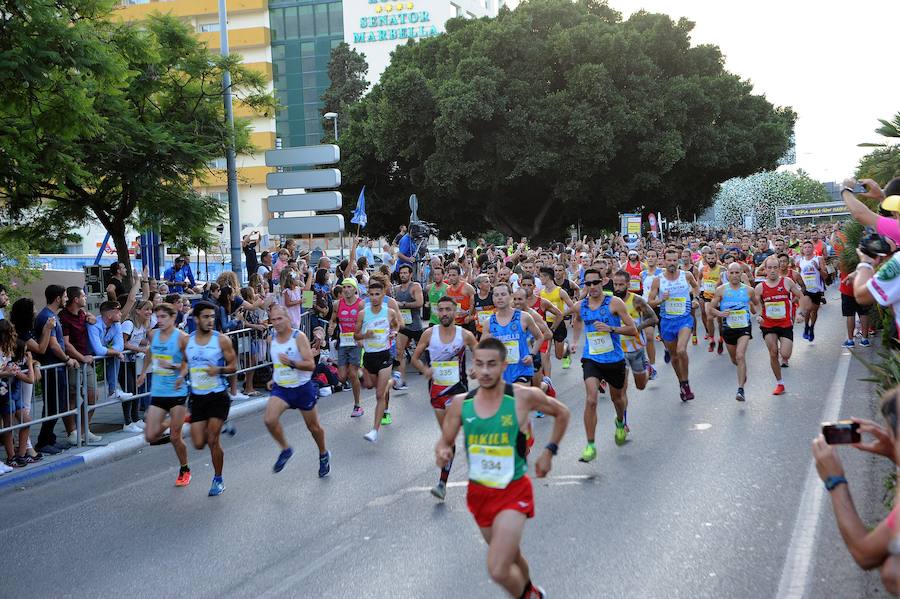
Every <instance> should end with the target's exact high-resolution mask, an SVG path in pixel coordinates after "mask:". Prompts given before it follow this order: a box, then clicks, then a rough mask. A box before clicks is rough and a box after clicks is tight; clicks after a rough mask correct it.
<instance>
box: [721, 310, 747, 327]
mask: <svg viewBox="0 0 900 599" xmlns="http://www.w3.org/2000/svg"><path fill="white" fill-rule="evenodd" d="M725 326H727V327H728V328H729V329H743V328H744V327H748V326H750V314H749V313H748V312H747V311H746V310H732V311H731V312H729V313H728V316H726V317H725Z"/></svg>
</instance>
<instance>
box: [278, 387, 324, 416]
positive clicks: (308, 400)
mask: <svg viewBox="0 0 900 599" xmlns="http://www.w3.org/2000/svg"><path fill="white" fill-rule="evenodd" d="M272 397H277V398H278V399H280V400H281V401H283V402H284V403H286V404H287V405H288V406H289V407H290V408H292V409H294V410H301V411H303V412H308V411H310V410H312V409H313V408H315V407H316V402H318V401H319V392H318V389H317V388H316V385H315V384H314V383H313V382H312V381H306V382H305V383H303V384H302V385H300V386H299V387H281V386H279V385H278V383H274V384H272Z"/></svg>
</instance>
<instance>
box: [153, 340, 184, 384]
mask: <svg viewBox="0 0 900 599" xmlns="http://www.w3.org/2000/svg"><path fill="white" fill-rule="evenodd" d="M161 336H162V331H159V330H157V331H154V332H153V338H152V339H151V341H150V351H151V352H152V359H153V365H152V367H151V370H150V372H151V373H152V375H153V376H152V377H151V379H150V395H151V396H152V397H184V396H185V395H187V385H182V386H181V387H180V388H179V389H176V388H175V379H177V378H178V371H177V370H169V369H167V368H161V367H160V366H161V365H162V364H170V365H172V366H180V365H181V362H182V360H184V356H183V355H182V353H181V348H180V347H178V338H179V337H180V335H179V334H178V330H177V329H175V330H173V331H172V334H171V335H169V338H168V339H167V340H166V341H165V343H164V342H163V341H161V340H160V337H161Z"/></svg>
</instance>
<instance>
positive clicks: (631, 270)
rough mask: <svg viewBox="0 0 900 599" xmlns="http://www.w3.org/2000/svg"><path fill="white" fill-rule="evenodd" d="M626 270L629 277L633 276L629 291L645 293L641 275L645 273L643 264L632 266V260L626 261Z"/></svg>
mask: <svg viewBox="0 0 900 599" xmlns="http://www.w3.org/2000/svg"><path fill="white" fill-rule="evenodd" d="M624 270H625V272H627V273H628V274H629V275H631V278H630V279H629V280H628V291H631V292H632V293H637V294H641V293H642V292H643V287H642V281H641V273H642V272H643V268H642V265H641V263H640V262H638V263H637V264H636V265H634V266H632V265H631V261H630V260H629V261H626V262H625V268H624Z"/></svg>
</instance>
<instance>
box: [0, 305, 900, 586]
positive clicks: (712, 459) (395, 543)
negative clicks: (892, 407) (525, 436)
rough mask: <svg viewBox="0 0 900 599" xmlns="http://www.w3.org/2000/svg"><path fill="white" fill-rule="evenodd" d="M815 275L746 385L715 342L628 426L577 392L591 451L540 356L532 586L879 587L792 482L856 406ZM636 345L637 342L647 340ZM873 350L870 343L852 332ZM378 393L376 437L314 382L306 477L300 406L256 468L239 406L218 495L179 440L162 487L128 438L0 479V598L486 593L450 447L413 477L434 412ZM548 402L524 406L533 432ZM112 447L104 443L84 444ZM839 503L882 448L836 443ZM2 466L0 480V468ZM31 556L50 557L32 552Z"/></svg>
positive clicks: (574, 379) (200, 455)
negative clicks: (108, 454) (559, 404)
mask: <svg viewBox="0 0 900 599" xmlns="http://www.w3.org/2000/svg"><path fill="white" fill-rule="evenodd" d="M835 295H836V294H834V293H831V294H830V295H829V303H828V305H827V306H825V308H824V309H823V311H822V318H821V320H820V324H819V325H818V327H817V331H816V334H817V337H816V343H815V345H812V346H810V345H809V344H808V343H807V342H805V341H803V340H802V339H799V336H800V333H801V332H802V328H800V327H799V326H798V327H797V329H796V330H797V336H798V342H797V348H796V350H795V353H794V357H793V358H792V360H791V367H790V368H789V369H788V370H787V371H786V376H785V378H786V382H787V386H788V393H787V394H786V395H784V396H780V397H775V396H772V395H770V393H771V390H772V388H773V386H774V380H773V377H772V375H771V372H770V371H769V368H768V356H767V354H766V352H765V348H764V345H763V343H762V340H761V339H760V338H759V334H758V330H755V331H754V335H755V337H754V339H753V340H752V342H751V347H750V351H749V352H748V360H749V364H750V380H749V383H748V385H747V386H746V390H747V397H748V400H747V402H746V403H743V404H741V403H738V402H736V401H735V400H734V391H735V388H736V382H735V378H736V377H735V372H734V368H733V366H732V365H731V364H730V362H729V361H728V358H727V355H722V356H718V355H716V354H708V353H707V352H706V348H705V347H704V346H703V344H702V340H701V344H700V345H699V346H696V347H692V348H690V350H689V351H690V357H691V373H692V374H691V385H692V387H693V389H694V391H695V393H696V395H697V399H695V400H694V401H693V402H689V403H687V404H683V403H682V402H681V401H680V400H679V399H678V388H677V384H676V382H675V377H674V373H673V372H672V370H671V368H670V367H668V366H666V365H664V364H663V363H662V351H659V356H658V360H657V362H658V363H657V367H658V369H659V370H660V376H659V378H658V379H657V380H656V381H654V382H651V383H650V385H649V386H648V388H647V389H646V390H644V391H636V390H634V389H633V387H632V390H631V392H630V394H629V395H630V401H631V404H630V408H629V411H628V419H629V424H630V426H631V429H632V435H631V440H630V442H629V443H627V444H626V445H625V446H624V447H616V446H615V444H614V442H613V428H614V427H613V418H614V412H613V409H612V406H611V404H610V403H609V402H608V401H602V400H601V403H600V407H599V415H600V424H599V427H598V436H597V448H598V452H599V457H598V459H597V460H596V461H594V462H592V463H591V464H583V463H580V462H579V461H578V456H579V455H580V453H581V450H582V448H583V446H584V440H585V438H584V430H583V427H582V424H581V414H582V409H583V405H584V392H583V386H582V382H581V369H580V366H579V365H578V364H577V363H575V364H573V366H572V368H571V369H569V370H567V371H564V370H562V369H561V367H560V365H559V363H558V362H555V363H554V365H553V368H554V375H555V376H554V381H555V382H556V386H557V389H558V391H559V397H560V399H561V400H562V401H563V402H564V403H566V404H567V405H568V406H569V408H570V409H571V410H572V419H571V422H570V425H569V430H568V432H567V434H566V437H565V439H564V440H563V442H562V443H561V447H560V452H559V455H558V457H557V458H556V459H554V462H553V470H552V472H551V473H550V475H549V476H548V477H547V478H546V479H540V480H538V479H535V480H534V486H535V503H536V506H537V510H536V511H537V513H536V517H535V518H534V519H533V520H530V521H529V522H528V525H527V526H526V530H525V534H524V538H523V545H522V547H523V552H524V554H525V556H526V557H527V559H528V560H529V563H530V566H531V572H532V578H533V580H534V581H535V582H536V583H538V584H541V585H542V586H544V587H545V588H546V589H547V591H548V593H549V595H550V596H552V597H653V598H655V597H667V598H669V597H691V598H697V597H716V598H721V597H736V598H743V597H747V598H754V599H755V598H757V597H803V596H807V597H886V596H887V595H886V594H884V593H882V592H880V591H879V587H880V584H879V582H878V575H877V572H876V573H864V572H861V571H860V570H859V569H858V568H857V567H856V565H855V564H854V563H853V561H852V559H851V558H850V556H849V554H848V552H847V551H846V549H845V548H844V546H843V543H842V541H841V539H840V535H839V533H838V532H837V530H836V528H835V526H834V522H833V517H832V515H831V506H830V501H829V499H828V497H827V495H826V494H825V492H824V490H823V489H822V487H821V483H820V482H818V480H817V479H815V480H810V468H811V464H812V461H811V456H810V442H811V440H812V438H813V437H814V436H815V435H816V434H817V433H818V430H819V426H820V423H821V422H822V421H823V420H824V419H826V417H827V418H828V419H830V418H831V417H833V416H840V417H849V416H851V415H861V416H866V417H873V416H874V414H875V413H876V408H875V403H874V402H873V401H872V398H871V393H870V390H869V387H868V385H867V384H866V383H860V382H858V380H859V379H860V378H861V377H864V376H865V375H866V372H865V370H864V368H863V367H862V365H861V364H860V363H859V362H858V361H857V360H855V359H852V358H851V355H850V353H849V352H848V351H846V350H843V349H842V348H841V347H840V342H841V341H842V335H843V321H842V319H841V318H840V312H839V310H840V303H839V300H838V299H837V298H836V297H833V296H835ZM658 347H660V346H659V344H658ZM862 351H863V353H864V355H865V354H872V355H874V352H875V350H874V349H867V350H862ZM409 383H410V389H409V390H408V391H405V392H394V393H393V394H392V400H391V403H392V411H393V415H394V424H392V425H391V426H388V427H383V428H382V434H381V436H380V438H379V441H378V443H377V444H374V445H372V444H369V443H367V442H366V441H365V440H364V439H363V438H362V435H363V434H364V433H366V432H367V431H368V430H369V429H370V428H371V424H372V423H371V418H372V412H373V410H374V399H373V396H372V393H371V392H367V393H366V392H364V394H363V405H364V407H365V408H366V415H365V416H364V417H362V418H359V419H350V418H349V413H350V408H351V406H352V401H351V395H350V393H349V392H344V393H338V394H335V395H332V396H331V397H328V398H323V399H322V400H320V403H319V410H320V418H321V421H322V423H323V425H324V427H325V430H326V435H327V443H328V445H329V448H330V450H331V452H332V456H333V458H332V474H331V476H330V477H329V478H327V479H324V480H320V479H318V478H317V476H316V470H317V466H318V464H317V451H316V448H315V445H314V444H313V442H312V440H311V438H310V436H309V434H308V433H307V432H306V430H305V427H304V425H303V423H302V419H301V417H300V416H299V415H298V414H297V413H295V412H289V413H286V414H285V416H284V417H283V419H282V421H283V422H284V423H285V425H286V427H285V428H286V433H287V435H288V438H289V439H290V440H291V442H292V443H293V446H294V449H295V455H294V457H293V459H292V460H291V461H290V462H289V463H288V465H287V467H286V468H285V469H284V471H283V472H281V473H280V474H273V473H272V470H271V468H272V464H273V462H274V460H275V458H276V457H277V454H278V450H277V447H276V446H275V444H274V442H273V441H272V440H271V438H270V437H269V435H268V433H267V431H266V430H265V427H264V425H263V423H262V419H261V416H260V414H259V413H258V412H257V413H252V414H247V415H245V416H242V417H238V418H235V420H234V421H235V424H236V426H237V435H236V436H234V437H225V439H224V448H225V470H224V478H225V484H226V488H227V490H226V492H225V494H224V495H222V496H221V497H217V498H209V497H207V496H206V495H207V490H208V484H209V480H210V478H211V476H212V473H211V469H210V464H209V459H208V453H207V452H205V451H204V452H198V451H194V450H193V449H191V450H190V454H189V455H190V459H191V468H192V471H193V477H194V480H193V482H192V483H191V485H190V486H189V487H187V488H175V487H174V479H175V477H176V475H177V463H176V461H175V457H174V453H173V452H172V451H171V449H170V448H169V447H166V446H163V447H148V446H146V445H143V447H141V448H138V449H135V450H132V451H130V452H126V453H123V455H122V456H117V457H118V458H119V459H115V460H112V461H108V462H106V463H104V464H102V465H97V466H95V467H90V468H84V469H83V470H82V471H80V472H78V474H77V475H73V476H55V477H50V478H47V477H45V478H42V479H33V480H31V481H25V483H24V484H19V485H16V486H15V487H9V486H7V490H6V492H4V493H3V494H2V496H0V497H2V498H0V500H2V501H3V505H4V514H5V518H4V519H3V523H2V525H0V537H2V538H4V539H6V546H7V547H10V548H15V550H11V551H8V552H7V556H6V564H7V569H8V571H10V572H15V575H14V576H11V577H7V578H6V579H5V581H4V583H3V585H2V588H3V595H4V596H21V595H23V594H26V593H27V594H28V595H31V596H37V597H43V596H55V597H70V596H72V597H75V596H79V597H80V596H84V595H86V594H90V595H91V596H94V597H112V596H120V595H122V594H123V593H127V594H128V595H130V596H133V597H157V596H160V595H164V596H179V597H214V596H215V597H221V596H228V597H360V598H368V597H373V598H374V597H445V596H463V597H473V598H480V597H501V596H503V594H502V592H501V590H500V589H499V588H498V587H497V586H496V585H494V584H493V583H492V582H491V581H490V579H489V577H488V575H487V572H486V568H485V556H486V551H485V549H486V546H485V544H484V542H483V541H482V540H481V536H480V533H479V531H478V529H477V527H476V526H475V524H474V522H473V521H472V518H471V516H470V514H469V513H468V510H467V508H466V503H465V486H464V485H465V482H464V481H465V472H466V469H465V460H463V459H460V460H457V462H456V463H455V464H454V468H453V471H452V473H451V477H450V480H451V481H452V482H451V484H450V488H449V490H448V494H447V501H446V502H445V503H438V502H436V501H435V500H434V498H432V497H431V495H430V494H429V489H430V488H431V486H432V485H433V484H434V483H435V482H436V480H437V476H438V471H437V468H436V467H435V466H434V457H433V448H434V444H435V442H436V440H437V436H438V431H437V426H436V423H435V419H434V416H433V412H432V411H431V408H430V405H429V403H428V401H427V399H426V394H425V391H424V381H423V380H422V378H421V377H420V376H418V375H411V376H410V377H409ZM551 426H552V422H551V421H550V419H543V420H537V421H536V422H535V435H536V437H537V444H536V446H537V447H542V446H543V444H544V443H545V442H546V440H547V437H548V435H549V431H550V428H551ZM106 451H112V450H106ZM840 452H841V455H842V457H843V458H844V459H845V466H846V468H847V477H848V479H850V485H851V490H852V492H853V494H854V497H855V498H856V501H857V505H858V506H860V509H861V512H862V513H863V516H864V518H865V519H866V521H867V522H869V523H871V524H872V525H874V524H875V523H876V522H877V521H878V520H879V519H881V518H883V517H885V516H886V511H887V510H886V509H885V508H884V507H883V505H882V503H881V501H882V499H883V493H881V492H880V490H879V486H880V484H881V480H882V478H883V476H884V475H885V474H886V473H887V472H890V465H889V464H885V462H886V460H878V459H876V458H872V457H870V456H866V455H863V454H861V453H860V452H858V451H856V450H854V449H852V448H842V449H841V450H840ZM0 480H2V477H0ZM48 556H54V557H53V558H50V559H48Z"/></svg>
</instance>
